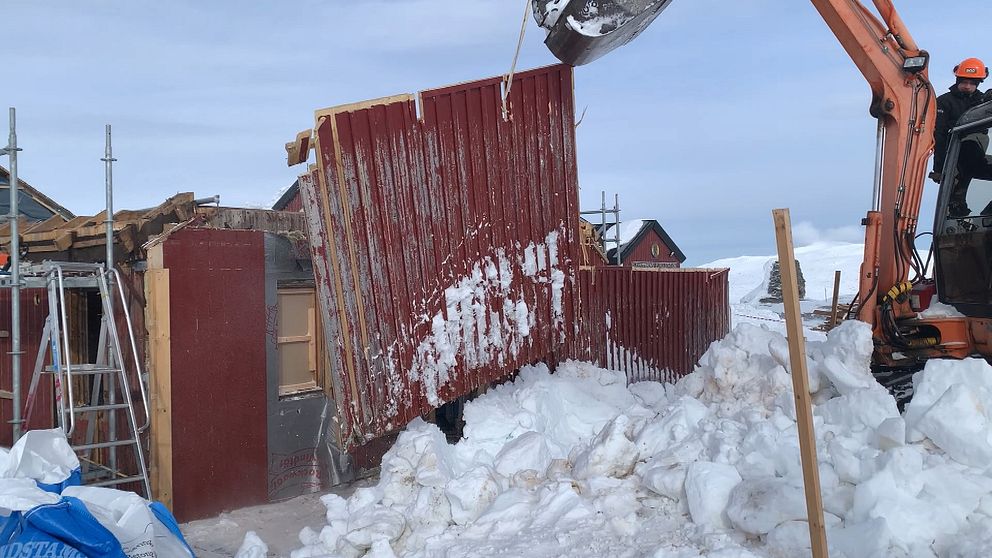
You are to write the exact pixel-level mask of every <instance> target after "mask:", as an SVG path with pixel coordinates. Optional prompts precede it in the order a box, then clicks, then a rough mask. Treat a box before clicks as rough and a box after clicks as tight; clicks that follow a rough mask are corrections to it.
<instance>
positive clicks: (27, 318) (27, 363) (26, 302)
mask: <svg viewBox="0 0 992 558" xmlns="http://www.w3.org/2000/svg"><path fill="white" fill-rule="evenodd" d="M10 300H11V299H10V289H0V324H4V325H2V326H0V331H4V332H5V335H2V336H0V389H3V390H7V391H10V390H12V389H13V381H12V378H11V357H10V354H9V353H10V342H11V340H10ZM47 317H48V294H47V292H46V291H45V289H22V290H21V351H22V352H23V353H24V354H23V355H21V359H20V361H21V389H22V393H23V394H24V397H25V398H26V397H27V394H28V389H29V387H30V386H31V376H32V374H33V373H34V363H35V358H36V357H37V355H38V346H39V344H40V343H41V334H42V333H43V331H44V329H45V319H46V318H47ZM53 405H54V403H53V394H52V379H51V376H50V375H48V374H45V375H43V376H42V378H41V382H40V383H39V385H38V390H37V392H36V398H35V401H34V406H35V410H34V412H33V414H32V417H31V422H30V423H28V424H26V425H25V426H24V429H25V430H29V429H33V428H51V427H52V426H53V424H54V420H53V417H54V411H53V408H54V407H53ZM21 409H22V410H23V409H24V406H23V405H22V406H21ZM12 416H13V407H12V402H11V400H10V399H5V398H0V445H2V446H4V447H8V448H9V447H10V446H11V443H12V442H11V441H12V439H13V429H12V428H11V426H10V420H11V418H12Z"/></svg>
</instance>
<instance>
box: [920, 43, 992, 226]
mask: <svg viewBox="0 0 992 558" xmlns="http://www.w3.org/2000/svg"><path fill="white" fill-rule="evenodd" d="M954 75H955V77H956V78H957V79H956V80H955V83H954V85H952V86H951V87H950V91H948V92H947V93H944V94H943V95H941V96H939V97H937V121H936V122H935V129H934V141H935V143H936V145H935V147H934V156H933V172H932V173H930V178H931V179H932V180H933V181H934V182H940V176H941V172H942V170H943V168H944V157H945V155H946V154H947V142H948V139H949V132H950V130H951V128H953V127H954V125H955V123H957V121H958V118H960V117H961V115H962V114H964V113H965V112H966V111H967V110H968V109H970V108H972V107H974V106H976V105H979V104H981V103H983V102H985V101H989V100H992V90H989V91H986V92H985V93H982V92H981V91H979V89H978V86H979V85H981V83H982V82H983V81H984V80H985V79H986V78H987V77H988V76H989V69H988V67H986V66H985V63H984V62H982V61H981V60H979V59H978V58H968V59H966V60H964V61H962V62H961V63H960V64H958V65H957V66H954ZM988 146H989V135H988V130H984V131H977V132H973V133H971V134H969V135H967V136H965V137H964V138H962V139H961V154H960V156H959V157H958V177H957V180H956V181H955V184H954V187H953V189H952V190H951V199H950V203H949V204H948V213H949V215H950V216H951V217H965V216H967V215H969V214H970V213H971V210H970V209H969V208H968V201H967V199H966V198H967V195H968V186H969V185H970V184H971V180H972V179H973V178H978V179H982V180H992V156H989V155H986V154H985V151H986V150H987V149H988ZM982 214H983V215H988V214H992V203H990V204H989V205H988V206H986V208H985V209H983V210H982Z"/></svg>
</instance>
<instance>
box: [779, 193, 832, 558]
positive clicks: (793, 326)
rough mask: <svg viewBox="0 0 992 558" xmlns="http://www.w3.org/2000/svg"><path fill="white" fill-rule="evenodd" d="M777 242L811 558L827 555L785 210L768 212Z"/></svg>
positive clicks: (800, 316)
mask: <svg viewBox="0 0 992 558" xmlns="http://www.w3.org/2000/svg"><path fill="white" fill-rule="evenodd" d="M772 216H773V217H774V219H775V238H776V241H777V244H778V268H779V270H780V271H781V273H782V299H783V302H784V303H785V329H786V333H787V336H788V338H789V362H790V364H791V368H792V389H793V391H794V392H795V400H796V424H797V425H798V426H799V453H800V456H801V458H802V465H803V482H804V483H805V485H806V513H807V517H808V518H809V539H810V548H811V549H812V551H813V558H826V557H827V535H826V529H825V528H824V524H823V500H822V496H821V494H820V469H819V462H818V460H817V458H816V436H815V433H814V431H813V405H812V401H811V400H810V397H809V377H808V376H807V372H806V338H805V337H803V322H802V312H801V310H800V308H799V283H798V281H797V280H796V256H795V253H794V251H793V248H792V222H791V220H790V218H789V210H788V209H776V210H774V211H772Z"/></svg>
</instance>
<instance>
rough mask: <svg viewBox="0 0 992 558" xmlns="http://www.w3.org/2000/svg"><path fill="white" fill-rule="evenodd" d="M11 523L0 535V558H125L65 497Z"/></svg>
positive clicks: (109, 535) (116, 544)
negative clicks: (41, 557) (50, 557)
mask: <svg viewBox="0 0 992 558" xmlns="http://www.w3.org/2000/svg"><path fill="white" fill-rule="evenodd" d="M13 519H14V516H11V521H8V524H7V525H6V526H5V527H6V528H5V529H4V531H3V533H2V535H3V536H5V537H6V538H5V539H4V540H0V558H32V557H36V556H53V557H58V558H126V557H125V555H124V550H123V549H122V548H121V544H120V542H118V541H117V538H116V537H114V535H113V533H111V532H110V531H108V530H107V529H106V528H105V527H104V526H103V525H100V522H99V521H97V520H96V518H95V517H93V515H92V514H91V513H90V512H89V511H88V510H87V509H86V505H85V504H83V502H81V501H80V500H78V499H76V498H72V497H70V496H66V497H63V498H62V500H61V501H59V502H58V503H55V504H45V505H42V506H38V507H36V508H34V509H32V510H30V511H28V512H24V513H22V514H19V518H18V520H17V521H16V522H14V521H12V520H13Z"/></svg>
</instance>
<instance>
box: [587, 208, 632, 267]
mask: <svg viewBox="0 0 992 558" xmlns="http://www.w3.org/2000/svg"><path fill="white" fill-rule="evenodd" d="M602 196H603V201H602V206H601V207H600V208H599V209H595V210H591V211H579V215H599V216H600V226H601V227H602V231H603V232H602V233H601V234H600V238H602V239H603V251H604V252H605V253H607V254H609V253H610V251H609V250H607V249H606V243H607V242H612V243H614V244H615V245H616V252H615V253H616V262H608V263H615V264H616V265H623V261H622V258H621V257H620V246H621V239H620V194H613V208H612V209H609V208H608V207H607V206H606V190H603V191H602ZM607 214H611V215H612V216H613V222H612V223H608V222H607V221H606V215H607ZM607 225H613V238H607V237H606V226H607Z"/></svg>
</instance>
